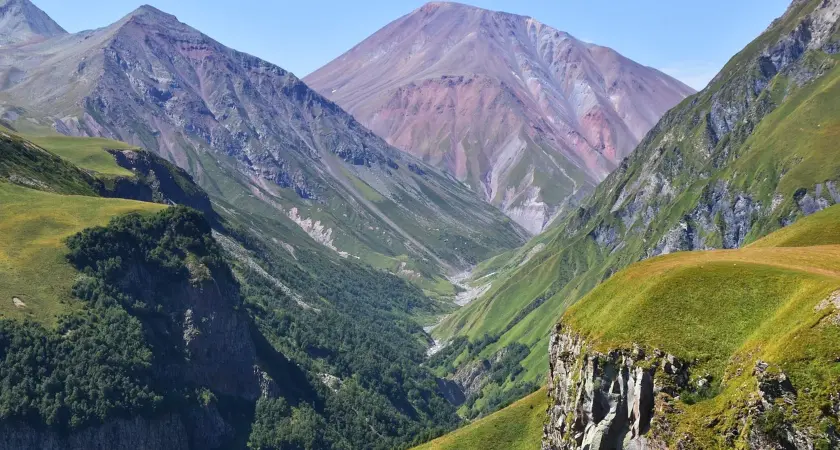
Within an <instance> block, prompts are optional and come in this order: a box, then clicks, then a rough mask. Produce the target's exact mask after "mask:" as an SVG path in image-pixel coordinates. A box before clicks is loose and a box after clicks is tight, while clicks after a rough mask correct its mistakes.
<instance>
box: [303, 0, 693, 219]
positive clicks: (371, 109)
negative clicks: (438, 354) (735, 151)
mask: <svg viewBox="0 0 840 450" xmlns="http://www.w3.org/2000/svg"><path fill="white" fill-rule="evenodd" d="M305 82H306V83H307V85H309V86H311V87H313V88H315V89H316V90H318V91H319V92H321V93H322V94H324V95H326V96H327V97H329V98H330V100H333V101H334V102H336V103H337V104H338V105H339V106H341V107H342V108H344V109H345V110H347V111H349V112H350V113H351V114H353V115H354V116H355V117H356V119H357V120H359V121H360V122H361V123H362V124H363V125H365V126H366V127H368V128H370V129H371V130H372V131H373V132H375V133H377V134H379V135H380V136H382V137H384V138H385V139H386V141H388V142H389V143H391V144H392V145H395V146H396V147H398V148H400V149H402V150H404V151H406V152H409V153H411V154H413V155H414V156H416V157H419V158H421V159H423V160H425V161H426V162H429V163H431V164H432V165H435V166H438V167H439V168H441V169H444V170H446V171H447V172H449V173H450V174H451V175H453V176H454V177H456V178H458V179H459V180H460V181H462V182H464V183H466V184H468V185H469V186H470V187H471V188H472V189H473V190H474V191H476V192H478V193H479V194H480V195H483V196H484V198H485V200H487V201H488V202H490V203H492V204H494V205H497V206H499V207H500V208H501V209H502V210H503V211H504V212H505V213H507V214H509V215H510V216H511V218H513V219H514V220H515V221H517V223H519V224H520V225H522V226H523V227H525V228H526V229H528V230H529V231H531V232H533V233H537V232H539V231H541V230H542V229H543V228H544V227H545V226H546V224H547V223H549V222H550V221H551V220H553V218H555V217H557V216H558V215H559V214H561V213H562V212H563V208H565V207H566V206H565V205H566V204H568V203H574V202H576V201H577V200H578V199H579V198H580V197H581V196H583V195H584V194H585V193H586V192H587V191H589V190H591V189H592V188H593V186H595V185H596V184H597V183H598V182H599V181H600V180H602V179H603V178H604V177H605V176H606V175H607V174H608V173H609V172H610V171H612V170H613V169H614V168H615V167H616V166H617V164H618V163H619V162H620V161H621V160H622V159H623V158H624V157H625V156H626V155H627V154H629V152H630V151H632V150H633V148H634V147H635V146H636V144H638V142H639V141H640V140H641V139H642V137H644V135H645V133H647V131H648V130H650V128H651V127H652V126H653V125H654V124H655V123H656V122H657V121H658V120H659V118H660V117H661V115H662V114H664V113H665V111H667V110H668V109H670V108H671V107H673V106H674V105H676V104H677V103H679V102H680V101H681V100H682V99H683V98H685V97H686V96H687V95H689V94H691V93H693V91H692V90H691V89H690V88H688V87H687V86H684V85H683V84H682V83H680V82H678V81H676V80H674V79H672V78H671V77H668V76H667V75H664V74H662V73H660V72H658V71H655V70H653V69H650V68H648V67H645V66H642V65H640V64H637V63H635V62H633V61H631V60H629V59H627V58H624V57H621V56H620V55H618V53H617V52H614V51H611V50H608V49H606V48H605V47H598V46H595V45H591V44H584V43H583V42H582V41H579V40H577V39H575V38H573V37H571V36H570V35H569V34H568V33H565V32H562V31H559V30H557V29H554V28H552V27H550V26H548V25H545V24H543V23H541V22H539V21H538V20H536V19H533V18H531V17H527V16H521V15H516V14H510V13H505V12H497V11H490V10H486V9H481V8H476V7H473V6H469V5H463V4H460V3H449V2H432V3H427V4H426V5H424V6H422V7H420V8H419V9H417V10H415V11H414V12H412V13H410V14H408V15H406V16H403V17H401V18H400V19H397V20H396V21H394V22H391V23H390V24H388V25H387V26H386V27H385V28H383V29H381V30H379V31H377V32H376V33H374V34H373V35H372V36H370V37H369V38H367V39H365V40H364V41H362V42H361V43H359V44H358V45H357V46H355V47H354V48H352V49H351V50H350V51H348V52H346V53H345V54H344V55H341V56H340V57H339V58H338V59H336V60H334V61H333V62H331V63H329V64H327V65H326V66H324V67H322V68H321V69H319V70H317V71H315V72H314V73H312V74H310V75H308V76H307V77H306V78H305ZM519 149H522V150H521V151H520V150H519ZM546 151H547V152H548V153H546ZM512 155H515V156H512Z"/></svg>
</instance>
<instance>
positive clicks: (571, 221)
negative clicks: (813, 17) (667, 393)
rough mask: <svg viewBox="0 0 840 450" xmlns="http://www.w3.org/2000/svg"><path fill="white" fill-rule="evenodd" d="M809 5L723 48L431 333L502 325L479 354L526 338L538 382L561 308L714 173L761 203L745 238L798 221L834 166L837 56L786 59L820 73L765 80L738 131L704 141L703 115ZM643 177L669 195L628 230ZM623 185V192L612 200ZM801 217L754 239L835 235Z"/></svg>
mask: <svg viewBox="0 0 840 450" xmlns="http://www.w3.org/2000/svg"><path fill="white" fill-rule="evenodd" d="M819 3H820V2H819V0H811V1H808V2H804V3H802V4H800V5H798V6H796V7H795V8H794V9H793V10H791V13H790V14H789V15H787V16H785V17H784V18H783V19H782V20H781V21H779V22H778V23H777V24H776V25H775V26H773V27H771V28H769V29H768V31H767V33H765V34H763V35H762V36H761V37H760V38H759V39H757V40H756V41H755V42H754V43H753V44H751V45H750V46H748V47H747V48H746V49H744V51H743V52H741V53H739V54H738V55H736V56H735V57H733V58H732V60H731V61H730V62H729V64H727V66H726V67H725V68H724V69H723V71H722V75H721V77H720V78H719V79H718V80H717V81H715V82H714V83H712V85H711V86H710V87H709V88H707V89H706V90H704V91H703V92H701V93H699V94H697V95H696V96H693V97H690V98H688V99H686V100H685V101H684V102H683V103H681V104H680V105H679V106H677V107H676V108H674V109H672V110H671V111H670V112H669V113H667V114H666V115H665V116H664V117H663V119H662V120H661V121H660V123H659V124H658V125H657V126H656V127H655V128H654V130H653V131H652V132H651V134H650V135H648V137H647V138H646V139H645V140H644V141H643V142H642V143H641V144H640V146H639V148H637V149H636V151H635V152H634V153H633V154H632V155H631V156H630V157H629V158H628V159H627V161H626V163H625V164H624V165H623V166H622V168H621V169H620V170H618V171H616V172H615V173H613V174H612V175H611V176H610V177H608V178H607V179H606V180H605V181H604V182H603V183H602V184H601V185H600V186H599V187H598V188H597V189H596V191H595V193H594V194H593V195H592V196H590V197H589V198H588V199H586V200H585V201H584V202H583V203H582V205H581V207H580V209H579V210H577V211H573V212H571V213H570V214H569V216H567V217H565V218H564V219H563V220H561V221H560V222H559V223H558V224H557V225H556V226H555V227H554V228H552V229H549V230H547V231H546V232H545V233H543V234H542V235H540V236H538V237H537V238H535V239H534V240H532V241H531V243H530V244H529V246H533V245H535V244H536V243H537V242H540V243H545V244H546V247H545V249H544V250H542V251H541V252H539V253H537V254H536V255H534V258H533V259H532V260H531V261H530V262H529V263H527V264H524V265H522V266H521V267H520V266H519V265H518V258H519V257H520V256H521V251H517V252H508V253H505V254H504V255H502V256H500V257H498V258H496V259H494V260H491V261H488V262H485V263H483V264H481V265H479V267H478V269H477V271H476V273H477V274H478V276H482V275H485V274H489V273H495V274H494V275H493V277H491V278H492V281H493V287H492V288H491V289H490V290H489V291H488V293H487V294H485V295H484V296H483V297H482V298H480V299H477V300H475V301H474V302H473V303H472V304H470V305H469V306H467V307H465V308H462V309H460V310H459V311H456V312H455V313H454V314H452V315H451V316H449V317H448V318H447V319H446V320H445V321H444V322H443V323H442V324H441V325H440V326H439V327H437V328H436V329H435V330H434V334H435V337H436V338H438V339H443V340H446V339H451V338H455V337H458V336H468V337H469V338H470V339H476V338H477V337H480V336H482V335H484V334H485V333H487V334H490V335H497V334H498V333H500V332H501V333H503V334H502V335H501V337H500V339H499V341H498V342H497V343H496V344H493V345H490V346H488V347H487V348H486V349H485V350H484V351H483V352H482V353H481V354H480V355H479V356H480V357H484V358H487V357H490V356H492V354H493V353H494V352H496V351H498V350H499V349H501V348H503V347H504V346H505V345H508V344H510V343H513V342H518V343H522V344H525V345H527V346H529V347H530V348H531V354H530V355H529V356H528V357H527V358H526V359H525V360H524V361H523V362H522V365H523V367H525V368H526V370H527V374H526V377H525V379H526V380H539V379H540V377H542V376H544V375H545V369H546V367H547V355H546V353H545V351H544V348H545V347H546V346H547V342H548V336H549V333H550V331H551V329H552V327H553V325H554V324H555V323H556V321H557V320H558V319H559V318H560V317H561V316H562V314H563V313H564V312H565V311H566V309H567V308H568V307H569V306H571V305H573V304H574V303H575V302H577V301H578V300H579V299H580V298H582V297H583V296H584V295H586V294H587V293H588V292H590V291H591V290H592V289H593V288H595V287H596V286H598V285H599V284H600V283H601V282H603V281H604V280H606V279H608V278H609V277H610V276H613V274H614V273H615V272H616V271H618V270H620V269H623V268H626V267H628V266H629V265H631V264H633V263H635V262H636V261H639V260H641V259H644V258H646V257H647V255H648V254H649V251H650V250H651V249H652V248H654V247H655V246H656V245H657V243H658V242H660V241H661V239H662V238H663V237H664V236H665V235H666V234H667V233H668V232H669V231H670V230H673V229H676V227H677V226H679V225H680V222H681V221H682V220H683V219H684V218H686V217H692V214H693V212H694V211H695V209H696V208H697V207H698V206H700V210H702V207H703V206H705V205H704V202H706V203H708V202H709V201H710V199H711V198H712V197H713V195H712V192H711V190H710V189H709V187H710V186H716V185H717V184H718V183H719V182H720V183H722V184H725V185H726V186H727V189H728V191H729V193H730V194H731V195H732V197H733V201H734V198H735V197H736V196H737V195H738V194H743V195H748V196H749V197H750V198H751V200H752V201H753V202H754V204H758V205H760V211H758V212H756V213H755V215H754V216H753V218H754V219H755V221H754V222H753V223H752V224H751V230H750V232H749V234H748V235H747V239H746V243H750V242H753V241H756V240H757V239H760V238H762V237H763V236H766V235H768V234H769V233H771V232H774V231H776V230H778V229H779V228H780V223H781V221H782V219H784V220H785V221H790V220H796V219H799V218H800V217H801V216H802V213H801V212H800V211H799V208H798V206H797V205H796V202H795V194H796V193H797V192H798V193H799V195H802V192H804V191H807V193H808V195H811V196H812V197H813V196H816V186H817V185H819V184H822V185H823V186H822V197H824V198H826V199H827V198H828V195H829V194H828V189H827V187H826V184H825V183H826V182H827V181H837V180H838V174H840V153H838V152H840V146H838V145H837V142H838V137H840V107H838V102H837V101H836V99H837V98H838V97H840V65H838V64H837V61H838V58H837V57H835V56H829V55H827V54H824V53H820V52H810V53H808V54H806V55H804V56H803V58H802V61H801V62H799V63H797V64H798V66H794V67H793V68H792V70H793V73H796V70H802V71H803V72H811V73H814V74H822V75H820V76H819V77H817V78H814V79H813V80H811V81H809V82H808V83H805V84H801V85H800V84H797V82H795V80H796V79H797V77H794V76H792V75H791V74H789V73H787V72H785V73H782V74H780V75H778V76H777V77H775V78H774V79H772V80H770V81H771V84H770V86H769V87H768V89H767V91H766V92H765V93H763V94H762V95H761V99H760V100H758V101H756V102H755V106H754V109H751V110H748V111H746V112H745V120H746V119H749V121H751V122H750V123H749V124H748V125H744V124H742V125H739V126H738V129H737V130H735V131H733V132H731V133H729V134H726V135H724V136H722V139H721V140H720V142H717V143H716V142H713V140H712V139H711V137H710V136H709V133H708V124H707V122H706V121H707V119H706V117H708V114H709V113H710V111H711V109H712V103H713V99H717V100H719V101H720V102H722V103H723V104H726V102H730V101H732V102H735V103H737V102H743V96H744V95H747V94H746V92H747V91H750V92H751V90H752V86H753V81H754V79H753V78H751V77H752V76H753V74H754V70H755V69H756V61H755V58H756V57H757V55H758V54H760V52H761V51H762V50H763V49H764V47H766V46H767V45H769V44H771V43H773V42H776V41H777V40H778V39H779V38H780V37H781V36H784V35H785V34H786V33H788V32H789V31H790V30H792V29H793V28H795V27H796V26H797V25H798V24H799V23H800V22H801V20H802V17H803V16H804V14H806V13H808V12H810V11H813V9H814V8H815V7H817V5H818V4H819ZM742 122H743V121H742ZM653 174H659V175H662V176H664V177H666V178H667V179H668V185H669V186H670V189H671V190H672V192H673V193H674V194H673V195H672V196H667V195H663V196H657V195H652V196H650V197H641V198H642V199H643V204H642V205H641V206H638V205H637V208H640V209H636V210H637V211H644V210H646V209H647V208H648V207H650V208H651V209H650V211H654V212H655V215H654V216H653V217H652V219H651V220H650V222H646V221H644V220H643V219H640V220H637V221H636V222H634V224H633V225H632V227H631V228H630V229H627V226H628V225H627V223H625V222H624V221H623V220H622V213H627V212H628V209H627V205H628V204H627V202H628V201H630V200H631V199H633V198H634V196H636V195H638V194H639V192H640V190H641V189H642V188H643V187H644V186H646V185H647V184H649V183H648V182H647V177H650V176H652V175H653ZM625 190H626V192H629V193H630V196H629V197H619V194H620V193H622V191H625ZM776 195H781V196H782V198H783V202H782V203H781V204H780V205H777V207H776V208H775V209H773V210H771V205H772V204H773V201H774V197H775V196H776ZM619 198H622V199H623V200H622V201H623V202H624V203H623V204H621V203H620V202H619ZM826 214H829V215H830V214H836V213H832V212H828V213H826ZM818 217H820V216H819V215H818ZM824 217H825V220H826V221H829V222H830V221H831V218H830V217H827V216H824ZM710 222H711V223H712V224H713V225H717V222H716V220H715V218H714V217H710ZM628 223H629V222H628ZM809 223H810V225H807V226H808V227H810V228H809V229H807V230H806V229H802V230H800V231H796V229H795V228H794V229H791V230H790V231H788V233H791V234H790V235H786V234H779V235H774V237H773V238H772V239H774V240H779V241H780V242H775V241H773V242H770V241H767V242H765V243H761V242H758V243H756V244H755V245H754V246H755V247H760V246H766V245H771V246H781V245H782V243H781V241H787V244H785V245H788V246H790V245H803V244H811V243H813V242H823V243H825V244H840V231H838V230H837V229H836V228H835V229H830V228H825V227H822V226H821V225H820V224H819V223H817V222H809ZM693 225H696V229H697V230H698V231H699V233H700V235H701V236H702V237H703V238H704V243H705V244H706V245H709V246H716V247H722V246H723V238H722V236H723V232H722V230H721V229H720V228H717V227H711V228H710V229H705V228H703V227H702V226H700V225H699V224H693ZM598 227H612V228H613V229H614V230H615V231H616V233H617V235H618V240H617V242H620V243H621V247H620V248H615V249H613V248H610V247H606V246H604V247H601V246H599V245H597V244H596V243H595V242H594V240H593V239H592V235H593V233H592V232H593V231H594V230H596V229H597V228H598ZM831 236H833V237H831ZM813 263H814V264H819V263H820V262H819V261H814V262H813ZM780 289H781V287H780ZM539 297H548V299H547V300H546V301H545V303H544V304H543V305H542V306H540V307H539V308H537V309H535V310H534V311H533V312H531V313H530V314H529V315H528V316H527V317H525V318H524V319H522V320H521V321H520V322H518V323H515V324H513V326H511V324H512V322H513V320H514V318H516V317H517V314H519V312H520V311H522V310H523V309H524V308H526V307H527V306H528V305H529V304H531V303H532V302H533V301H534V300H535V299H536V298H539Z"/></svg>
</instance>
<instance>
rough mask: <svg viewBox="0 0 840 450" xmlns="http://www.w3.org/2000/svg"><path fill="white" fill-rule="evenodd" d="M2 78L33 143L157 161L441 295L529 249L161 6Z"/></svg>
mask: <svg viewBox="0 0 840 450" xmlns="http://www.w3.org/2000/svg"><path fill="white" fill-rule="evenodd" d="M19 1H20V2H23V3H24V4H27V5H29V6H28V7H29V8H30V9H31V8H34V6H32V5H31V4H29V3H28V2H27V1H26V0H19ZM0 67H2V69H1V70H2V72H3V73H2V76H3V77H4V78H5V79H7V80H8V81H7V83H5V85H4V86H3V89H2V91H0V102H2V104H3V105H4V117H5V119H6V120H8V121H10V122H12V123H13V124H14V125H15V126H17V127H20V129H21V130H23V131H28V132H30V134H39V133H47V132H59V133H62V134H66V135H76V136H102V137H108V138H113V139H118V140H122V141H125V142H128V143H131V144H134V145H138V146H141V147H143V148H147V149H150V150H153V151H155V152H157V153H158V154H160V155H162V156H164V157H166V158H167V159H168V160H169V161H171V162H173V163H175V164H177V165H178V166H180V167H183V168H185V169H186V170H187V171H188V172H189V173H190V174H191V175H193V176H194V178H195V179H196V180H197V181H198V182H199V184H200V185H201V186H202V187H204V188H205V189H206V190H207V191H208V193H209V194H210V195H211V197H213V198H214V200H215V201H217V203H218V204H219V205H223V208H224V209H226V210H230V211H231V212H232V213H234V214H248V215H251V216H261V217H264V218H265V220H266V221H270V222H271V224H270V225H266V226H267V227H268V228H269V229H263V230H260V232H263V233H265V234H267V235H273V234H274V233H275V232H276V231H277V230H278V229H287V228H289V227H293V228H298V229H302V230H304V231H305V232H306V233H307V234H309V235H310V236H311V238H312V239H313V240H315V241H316V242H318V243H320V244H321V245H322V246H323V247H324V249H325V251H329V252H334V253H335V254H336V255H340V256H341V257H345V258H359V259H361V260H363V261H365V262H367V263H370V264H373V265H375V266H376V267H378V268H380V269H385V270H389V271H391V272H394V273H403V274H404V275H405V276H406V277H407V278H416V279H418V280H420V281H422V282H424V283H426V285H429V286H437V285H441V278H442V277H443V276H444V275H446V274H448V273H452V272H455V271H456V270H460V269H463V268H464V267H467V266H469V265H470V264H473V263H475V262H477V261H479V260H481V259H483V258H485V257H487V256H489V255H491V254H493V253H496V252H498V251H500V250H502V249H506V248H511V247H513V246H516V245H518V244H519V243H521V242H522V237H521V236H522V235H523V234H524V232H523V231H522V230H521V229H519V228H518V227H516V226H515V225H512V224H510V223H509V221H508V220H507V219H506V218H505V217H504V216H503V215H501V214H500V213H499V212H498V211H497V210H495V209H494V208H492V207H490V206H489V205H486V204H484V202H482V201H481V199H480V198H478V197H477V196H475V195H474V194H473V193H471V192H470V191H469V190H467V189H466V188H464V187H462V186H461V184H460V183H458V182H457V181H455V180H453V179H451V178H449V177H447V176H445V175H443V174H441V173H440V172H438V171H436V170H434V169H431V168H430V167H428V166H426V165H424V164H423V163H421V162H419V161H417V160H415V159H413V158H411V157H409V156H406V155H403V154H402V153H401V152H399V151H398V150H396V149H394V148H392V147H390V146H389V145H388V144H386V143H385V142H384V141H382V140H381V139H379V138H378V137H376V136H375V135H374V134H373V133H371V132H370V131H368V130H367V129H365V128H364V127H362V126H361V125H360V124H359V123H358V122H356V121H355V120H354V119H353V118H352V117H351V116H349V115H348V114H346V113H345V112H344V111H342V110H341V109H340V108H339V107H338V106H336V105H335V104H334V103H332V102H330V101H328V100H326V99H324V98H323V97H321V96H320V95H318V94H317V93H315V92H314V91H312V90H310V89H309V88H308V87H307V86H306V85H305V84H304V83H303V82H301V81H300V80H299V79H297V78H296V77H295V76H294V75H292V74H291V73H289V72H286V71H285V70H283V69H281V68H279V67H277V66H274V65H272V64H269V63H267V62H265V61H262V60H260V59H258V58H255V57H252V56H250V55H247V54H244V53H240V52H237V51H235V50H231V49H229V48H226V47H224V46H222V45H221V44H219V43H218V42H216V41H214V40H212V39H211V38H209V37H208V36H206V35H204V34H202V33H200V32H198V31H197V30H195V29H193V28H190V27H189V26H187V25H185V24H183V23H181V22H179V21H178V20H177V19H176V18H175V17H173V16H171V15H168V14H166V13H163V12H161V11H159V10H157V9H155V8H152V7H150V6H143V7H141V8H139V9H137V10H136V11H134V12H133V13H131V14H129V15H128V16H126V17H124V18H123V19H121V20H120V21H118V22H117V23H115V24H113V25H111V26H108V27H105V28H102V29H98V30H92V31H85V32H81V33H77V34H62V35H59V36H56V37H53V38H51V39H47V40H43V41H38V42H32V43H27V44H25V45H17V46H11V47H4V48H0ZM274 237H275V238H277V239H278V240H284V241H285V240H287V239H284V237H283V236H281V235H274ZM292 245H293V244H292ZM450 290H451V289H450Z"/></svg>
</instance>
